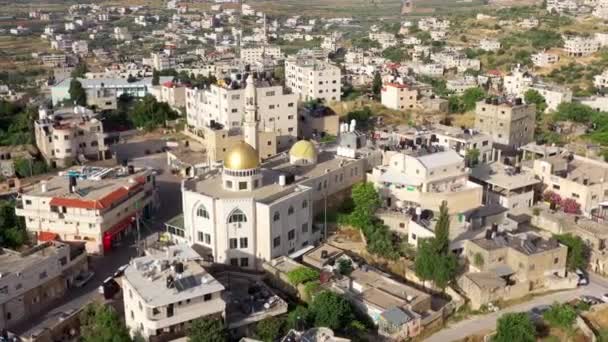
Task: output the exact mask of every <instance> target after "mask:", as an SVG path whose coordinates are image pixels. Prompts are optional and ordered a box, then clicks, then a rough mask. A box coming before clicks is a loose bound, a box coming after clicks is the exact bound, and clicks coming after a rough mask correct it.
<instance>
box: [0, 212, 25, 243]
mask: <svg viewBox="0 0 608 342" xmlns="http://www.w3.org/2000/svg"><path fill="white" fill-rule="evenodd" d="M25 242H27V232H26V230H25V220H24V219H23V217H19V216H17V215H15V202H14V201H0V247H5V248H12V249H17V248H19V247H21V246H22V245H23V244H24V243H25Z"/></svg>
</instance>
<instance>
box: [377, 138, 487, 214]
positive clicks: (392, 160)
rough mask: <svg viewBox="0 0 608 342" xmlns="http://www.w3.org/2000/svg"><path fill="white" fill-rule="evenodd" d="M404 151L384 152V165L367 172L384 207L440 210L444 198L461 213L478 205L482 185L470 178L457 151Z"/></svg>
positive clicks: (452, 208) (454, 210)
mask: <svg viewBox="0 0 608 342" xmlns="http://www.w3.org/2000/svg"><path fill="white" fill-rule="evenodd" d="M418 151H419V150H418ZM406 152H407V151H386V152H384V158H383V165H381V166H377V167H375V168H374V169H373V170H372V172H371V173H368V175H367V179H368V181H369V182H372V183H374V186H375V187H376V188H377V189H378V192H379V194H380V197H381V199H382V202H383V207H386V208H389V209H390V208H404V207H420V208H423V209H429V210H433V211H439V207H440V206H441V204H442V202H443V201H447V204H448V208H449V209H450V212H451V213H464V212H467V211H469V210H471V209H474V208H477V207H479V206H480V205H481V199H482V190H483V189H482V187H481V186H479V185H477V184H475V183H472V182H469V174H468V172H467V169H466V167H465V162H464V158H462V157H461V156H460V155H459V154H458V153H457V152H455V151H453V150H447V151H439V152H434V153H427V154H423V155H411V154H407V153H406Z"/></svg>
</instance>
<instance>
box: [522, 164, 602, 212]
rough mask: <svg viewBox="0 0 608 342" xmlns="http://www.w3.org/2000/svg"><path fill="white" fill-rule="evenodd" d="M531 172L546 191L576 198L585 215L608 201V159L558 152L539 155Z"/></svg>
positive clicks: (562, 196)
mask: <svg viewBox="0 0 608 342" xmlns="http://www.w3.org/2000/svg"><path fill="white" fill-rule="evenodd" d="M531 169H532V172H534V174H535V175H536V176H537V177H539V178H540V180H541V181H542V182H543V185H544V186H545V187H546V190H547V191H552V192H555V193H557V194H558V195H559V196H560V197H561V198H562V200H565V199H567V198H570V199H574V200H575V201H576V202H577V203H578V204H580V211H581V213H582V214H583V215H585V216H588V217H591V216H592V215H593V214H594V213H595V212H596V211H598V210H600V205H601V204H602V203H605V202H606V201H608V163H606V162H603V161H599V160H595V159H590V158H586V157H582V156H578V155H574V154H569V153H565V154H559V155H555V156H550V157H545V158H541V159H536V160H534V161H533V162H532V167H531Z"/></svg>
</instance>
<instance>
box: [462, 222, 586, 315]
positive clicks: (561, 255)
mask: <svg viewBox="0 0 608 342" xmlns="http://www.w3.org/2000/svg"><path fill="white" fill-rule="evenodd" d="M486 234H487V235H486V237H483V238H479V239H473V240H469V241H466V242H465V253H464V254H465V256H466V258H467V259H468V260H469V271H470V272H469V273H466V274H465V275H464V276H462V277H461V278H460V279H459V280H458V284H459V285H460V288H461V289H462V290H463V291H464V292H465V294H466V295H467V297H468V298H469V299H470V300H471V304H472V307H473V308H476V309H477V308H479V307H481V306H482V305H484V304H488V303H490V302H493V301H496V300H508V299H514V298H518V297H523V296H525V295H527V294H529V293H530V292H531V291H537V290H539V289H551V287H553V286H556V285H557V284H559V283H560V282H565V283H566V285H568V284H571V280H569V279H568V278H567V275H566V259H567V255H568V248H567V247H566V246H563V245H561V244H559V242H557V240H554V239H548V240H547V239H544V238H542V237H540V236H536V235H533V234H530V233H528V234H526V233H523V234H520V235H511V234H505V233H501V232H499V231H498V230H497V229H496V228H494V229H493V230H489V231H488V232H486ZM576 278H577V279H576V280H574V286H576V281H577V280H578V277H576ZM570 279H571V278H570Z"/></svg>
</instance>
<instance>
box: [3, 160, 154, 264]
mask: <svg viewBox="0 0 608 342" xmlns="http://www.w3.org/2000/svg"><path fill="white" fill-rule="evenodd" d="M155 200H156V180H155V178H154V175H152V174H151V173H150V172H149V171H148V170H145V169H134V168H133V167H128V168H122V167H117V168H100V167H92V166H83V167H78V168H72V169H69V170H67V171H63V172H60V173H59V174H58V175H57V176H53V177H51V178H50V179H47V180H44V181H41V182H40V183H39V184H37V185H36V186H34V187H32V188H30V189H28V190H26V191H25V192H24V193H23V194H22V195H21V196H20V198H19V199H18V201H17V207H16V209H15V213H16V215H17V216H21V217H23V218H24V219H25V224H26V228H27V230H28V231H29V232H31V233H33V234H36V235H37V236H38V239H39V240H40V239H41V237H43V236H46V235H48V234H53V235H54V236H57V237H58V238H59V239H61V240H63V241H79V242H82V243H84V244H85V247H86V250H87V252H89V253H92V254H105V253H108V252H110V251H111V250H112V248H113V246H114V244H115V243H116V242H118V241H120V240H121V239H122V238H123V237H124V236H125V235H126V234H127V233H129V232H130V231H131V228H132V226H134V225H135V224H136V221H137V218H138V217H143V218H146V217H149V215H150V214H151V213H152V211H153V209H154V205H155Z"/></svg>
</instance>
